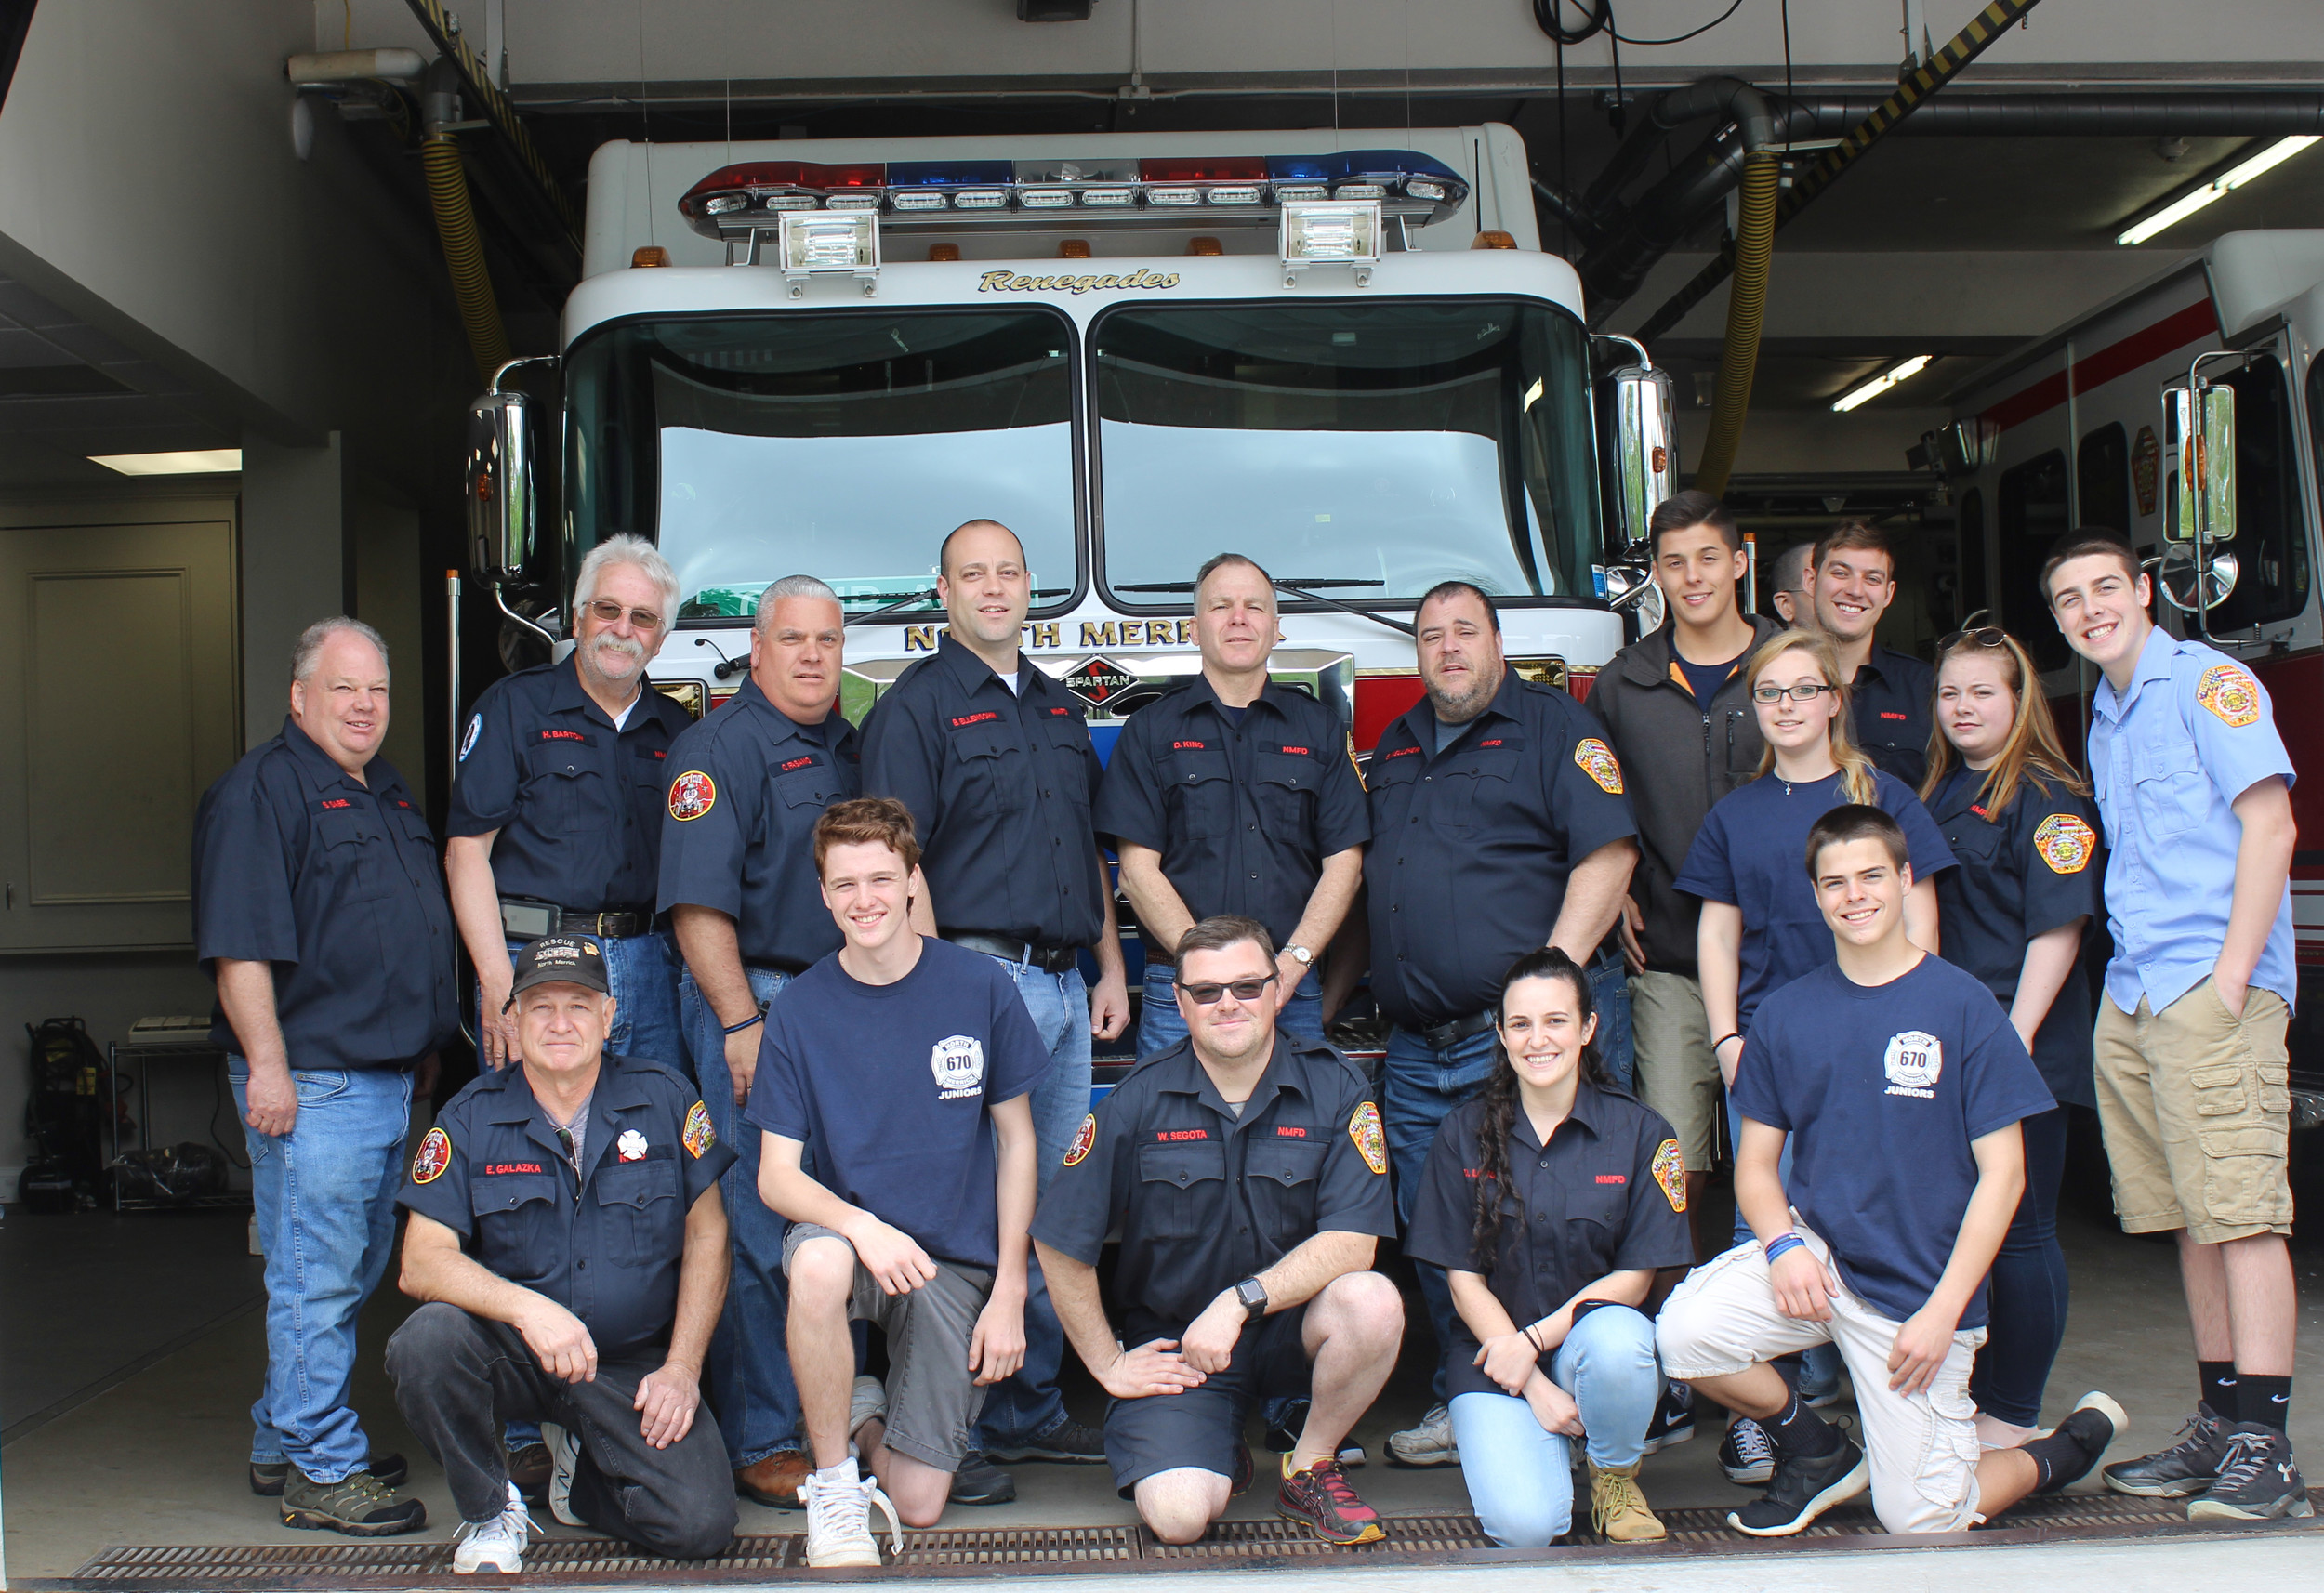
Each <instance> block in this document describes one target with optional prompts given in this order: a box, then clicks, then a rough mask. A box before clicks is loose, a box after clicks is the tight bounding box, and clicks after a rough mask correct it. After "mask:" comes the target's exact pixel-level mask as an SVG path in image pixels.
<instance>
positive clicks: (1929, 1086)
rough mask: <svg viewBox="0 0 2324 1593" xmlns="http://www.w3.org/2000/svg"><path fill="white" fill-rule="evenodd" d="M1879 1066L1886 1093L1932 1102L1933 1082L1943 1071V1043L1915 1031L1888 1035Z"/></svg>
mask: <svg viewBox="0 0 2324 1593" xmlns="http://www.w3.org/2000/svg"><path fill="white" fill-rule="evenodd" d="M1881 1066H1882V1069H1883V1071H1885V1072H1886V1073H1887V1074H1888V1091H1887V1093H1888V1094H1890V1095H1909V1096H1913V1097H1915V1098H1917V1099H1921V1100H1934V1099H1936V1081H1937V1079H1938V1078H1939V1077H1940V1076H1941V1075H1942V1074H1943V1073H1944V1072H1945V1046H1944V1043H1943V1042H1942V1041H1940V1040H1938V1039H1937V1037H1936V1036H1935V1035H1934V1034H1930V1033H1923V1032H1922V1031H1921V1030H1919V1029H1908V1030H1906V1031H1905V1032H1904V1033H1901V1034H1892V1035H1890V1036H1889V1040H1888V1055H1887V1056H1885V1057H1884V1058H1882V1060H1881Z"/></svg>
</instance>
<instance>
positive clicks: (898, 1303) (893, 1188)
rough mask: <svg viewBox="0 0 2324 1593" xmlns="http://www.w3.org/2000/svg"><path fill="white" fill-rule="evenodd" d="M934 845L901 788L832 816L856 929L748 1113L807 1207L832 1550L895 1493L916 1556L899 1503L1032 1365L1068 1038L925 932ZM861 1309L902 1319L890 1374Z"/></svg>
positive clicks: (772, 1061)
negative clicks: (1029, 1327)
mask: <svg viewBox="0 0 2324 1593" xmlns="http://www.w3.org/2000/svg"><path fill="white" fill-rule="evenodd" d="M919 860H920V849H919V844H918V841H916V840H915V839H914V838H913V835H912V814H911V811H910V810H909V809H907V808H905V805H904V804H903V803H901V802H898V801H895V800H894V799H892V798H891V797H886V796H867V797H860V798H857V799H855V800H853V801H849V802H840V803H837V804H835V805H834V806H832V807H831V808H829V809H827V810H825V812H824V815H823V817H822V818H821V819H820V820H818V821H817V822H816V824H815V867H816V870H817V872H818V873H819V874H820V875H821V876H822V879H823V899H824V902H825V904H826V905H827V906H829V908H830V909H831V915H832V917H833V918H835V919H836V920H838V926H839V932H840V933H841V934H842V935H843V936H845V937H846V944H844V945H842V946H841V947H840V948H839V949H838V951H836V952H834V953H832V954H830V955H829V956H826V957H825V958H824V959H823V960H822V961H821V962H819V963H817V964H815V965H814V966H813V967H812V968H809V969H808V970H807V971H806V972H805V973H802V974H800V975H799V977H798V978H797V979H795V980H793V981H791V982H790V983H789V984H788V985H786V986H785V987H784V989H783V992H782V994H779V995H777V996H776V997H775V999H774V1001H773V1003H772V1005H771V1006H770V1007H768V1008H767V1026H766V1035H765V1038H764V1039H763V1040H762V1041H761V1042H760V1043H759V1069H758V1074H757V1077H756V1079H755V1080H754V1082H753V1083H752V1085H751V1089H750V1103H749V1105H748V1106H747V1107H746V1109H745V1112H744V1115H745V1116H746V1118H748V1119H749V1121H750V1122H752V1123H753V1124H755V1125H757V1126H759V1128H760V1129H761V1130H762V1131H763V1132H764V1133H765V1136H766V1139H765V1140H764V1142H763V1144H764V1150H763V1152H762V1153H761V1155H760V1157H759V1193H760V1194H761V1195H763V1196H764V1197H765V1199H766V1203H767V1205H769V1206H770V1207H772V1209H773V1210H775V1211H776V1212H779V1213H780V1214H782V1215H783V1216H784V1217H786V1218H790V1222H791V1227H790V1231H789V1232H788V1233H787V1234H786V1235H785V1237H784V1241H783V1270H784V1272H785V1274H786V1276H787V1277H788V1278H789V1279H790V1285H791V1310H790V1318H789V1340H788V1342H789V1345H790V1353H791V1376H793V1377H794V1378H795V1379H796V1380H797V1382H798V1384H799V1415H800V1416H801V1417H802V1418H803V1419H804V1421H805V1424H806V1428H807V1442H808V1444H809V1446H810V1447H811V1448H812V1451H813V1454H814V1462H815V1469H814V1471H813V1472H812V1473H811V1474H810V1475H809V1476H808V1478H807V1479H806V1481H803V1482H801V1483H800V1484H799V1499H800V1501H801V1502H802V1503H803V1504H804V1505H805V1506H806V1507H807V1563H808V1564H809V1565H812V1566H838V1565H878V1563H879V1546H878V1543H877V1542H876V1541H875V1540H874V1539H873V1537H872V1535H871V1531H870V1524H871V1523H870V1516H871V1507H872V1506H873V1505H874V1504H878V1506H879V1507H881V1509H882V1510H883V1511H884V1512H885V1513H886V1514H887V1517H888V1526H889V1531H890V1534H891V1537H892V1540H893V1544H894V1547H896V1549H898V1550H899V1551H901V1550H902V1548H903V1547H904V1540H903V1534H902V1532H901V1530H900V1528H899V1527H898V1525H897V1520H896V1518H897V1517H899V1516H901V1517H902V1518H903V1519H904V1521H907V1522H909V1523H910V1524H911V1525H913V1526H916V1527H925V1526H933V1525H934V1524H935V1522H936V1519H937V1517H939V1516H941V1515H943V1514H944V1500H945V1497H946V1495H947V1494H948V1493H949V1492H950V1490H951V1487H952V1475H953V1473H954V1472H955V1471H956V1470H957V1469H958V1468H959V1466H960V1460H961V1457H962V1456H963V1455H966V1454H968V1452H969V1448H970V1437H969V1431H970V1428H972V1427H973V1426H975V1424H976V1418H977V1414H978V1412H979V1411H980V1410H982V1409H983V1407H984V1390H985V1389H987V1388H989V1387H990V1386H991V1385H993V1384H995V1383H998V1382H1001V1381H1003V1380H1004V1379H1006V1378H1008V1377H1009V1376H1011V1375H1012V1374H1013V1373H1014V1372H1015V1371H1016V1370H1017V1368H1018V1367H1019V1366H1020V1365H1021V1364H1023V1361H1024V1342H1025V1339H1024V1302H1025V1289H1026V1277H1025V1251H1026V1244H1025V1229H1026V1227H1027V1226H1028V1225H1029V1224H1030V1223H1031V1222H1032V1220H1033V1201H1034V1189H1035V1185H1036V1182H1037V1170H1038V1169H1037V1164H1036V1157H1037V1151H1036V1150H1035V1147H1034V1138H1033V1108H1032V1104H1031V1101H1030V1099H1029V1097H1030V1094H1031V1092H1032V1089H1033V1087H1034V1086H1036V1085H1037V1084H1039V1083H1040V1082H1041V1080H1042V1078H1043V1077H1044V1076H1045V1075H1046V1074H1047V1073H1048V1072H1049V1069H1050V1052H1049V1047H1047V1046H1046V1045H1045V1044H1043V1043H1042V1040H1041V1036H1040V1032H1039V1031H1038V1030H1037V1029H1036V1028H1035V1027H1034V1026H1033V1020H1032V1018H1031V1017H1030V1016H1029V1015H1028V1014H1027V1013H1026V1011H1025V1007H1024V1002H1023V999H1022V998H1021V997H1020V996H1019V995H1018V994H1017V987H1016V985H1015V984H1014V983H1012V982H1011V981H1010V978H1009V975H1008V972H1007V970H1006V969H1005V968H1003V967H1002V965H1001V964H999V963H998V962H996V961H995V960H994V959H993V958H991V957H988V956H986V955H984V954H983V953H981V952H971V951H964V950H963V949H961V948H960V947H958V946H956V945H954V944H953V943H952V942H951V941H941V940H938V939H936V938H935V937H934V936H932V935H929V936H923V935H921V934H919V933H918V932H917V931H915V930H914V929H913V928H912V924H911V915H912V903H913V902H914V900H915V899H916V898H918V899H924V898H925V895H926V892H927V889H928V888H927V886H926V884H925V883H924V882H923V881H922V879H921V877H920V870H919ZM996 1139H997V1140H998V1150H997V1152H996V1150H995V1140H996ZM808 1167H812V1168H813V1169H814V1170H813V1172H812V1174H811V1173H809V1172H808V1171H806V1168H808ZM851 1319H852V1320H855V1321H859V1322H869V1323H877V1324H878V1327H879V1328H880V1331H881V1332H883V1333H885V1334H886V1335H887V1338H888V1367H889V1371H888V1380H889V1384H890V1387H889V1388H888V1389H885V1390H883V1389H881V1388H880V1386H879V1384H878V1382H877V1381H876V1380H874V1379H872V1378H870V1377H862V1378H856V1377H854V1376H853V1374H854V1371H855V1341H854V1338H853V1337H852V1335H851V1333H850V1331H849V1328H848V1323H849V1321H850V1320H851ZM851 1381H852V1388H851ZM883 1417H884V1420H883V1419H882V1418H883ZM851 1441H852V1442H851ZM859 1463H860V1468H859ZM864 1469H868V1470H869V1471H870V1472H871V1476H870V1477H865V1476H864V1475H863V1474H862V1471H863V1470H864ZM875 1479H876V1480H877V1481H875ZM883 1490H884V1492H883Z"/></svg>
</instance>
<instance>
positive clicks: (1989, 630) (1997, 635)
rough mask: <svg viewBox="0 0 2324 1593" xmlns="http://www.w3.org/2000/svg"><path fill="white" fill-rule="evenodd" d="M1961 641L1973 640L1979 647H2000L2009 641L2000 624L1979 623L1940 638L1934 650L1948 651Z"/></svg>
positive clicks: (2007, 634)
mask: <svg viewBox="0 0 2324 1593" xmlns="http://www.w3.org/2000/svg"><path fill="white" fill-rule="evenodd" d="M1963 642H1974V643H1975V644H1976V645H1977V646H1979V647H2002V646H2006V645H2007V644H2008V642H2009V633H2008V632H2007V631H2005V630H2003V629H2002V628H2001V627H2000V625H1979V626H1978V627H1977V628H1976V629H1975V630H1957V631H1955V632H1953V633H1952V634H1951V635H1950V636H1948V637H1944V638H1942V639H1939V640H1938V642H1937V644H1936V651H1937V652H1952V651H1953V649H1955V648H1956V647H1959V646H1960V645H1961V643H1963Z"/></svg>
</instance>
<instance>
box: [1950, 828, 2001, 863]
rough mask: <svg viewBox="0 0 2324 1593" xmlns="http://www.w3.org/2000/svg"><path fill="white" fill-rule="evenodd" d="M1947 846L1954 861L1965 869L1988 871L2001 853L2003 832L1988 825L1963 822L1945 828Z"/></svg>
mask: <svg viewBox="0 0 2324 1593" xmlns="http://www.w3.org/2000/svg"><path fill="white" fill-rule="evenodd" d="M1945 844H1946V845H1947V846H1948V847H1950V848H1951V849H1952V850H1953V861H1954V862H1958V863H1960V864H1961V866H1962V867H1964V868H1979V869H1988V868H1991V867H1992V866H1993V864H1994V862H1995V860H1996V859H1998V858H1999V857H2000V852H2001V832H2000V831H1999V830H1997V829H1995V828H1994V827H1993V826H1992V825H1990V824H1987V823H1972V822H1970V821H1968V820H1965V819H1964V820H1962V821H1961V823H1955V824H1948V825H1947V826H1946V827H1945Z"/></svg>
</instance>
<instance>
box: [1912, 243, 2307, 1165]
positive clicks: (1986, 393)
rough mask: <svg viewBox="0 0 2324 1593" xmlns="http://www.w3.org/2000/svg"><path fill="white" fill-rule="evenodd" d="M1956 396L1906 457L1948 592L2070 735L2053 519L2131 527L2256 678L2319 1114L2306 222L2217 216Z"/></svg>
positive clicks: (2197, 617) (2299, 1072) (2189, 611)
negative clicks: (2283, 839)
mask: <svg viewBox="0 0 2324 1593" xmlns="http://www.w3.org/2000/svg"><path fill="white" fill-rule="evenodd" d="M1954 398H1955V402H1954V404H1953V410H1954V419H1953V420H1952V422H1951V423H1950V424H1949V425H1948V427H1947V428H1945V429H1944V430H1943V431H1942V432H1938V433H1932V434H1931V435H1930V436H1929V437H1927V438H1924V439H1923V440H1922V443H1921V448H1920V449H1919V450H1916V451H1915V455H1914V456H1915V461H1916V463H1921V464H1925V465H1928V466H1931V467H1936V468H1939V469H1941V470H1943V471H1944V472H1945V474H1946V475H1948V477H1950V478H1952V481H1951V493H1952V496H1953V500H1954V504H1955V509H1956V513H1957V516H1958V523H1959V526H1960V535H1961V546H1960V557H1961V564H1960V572H1961V603H1960V608H1961V612H1963V613H1966V614H1969V615H1970V616H1971V621H1970V623H1972V624H1992V625H2004V626H2006V627H2007V628H2008V629H2009V630H2010V631H2011V632H2012V633H2013V634H2014V635H2015V636H2017V637H2018V638H2020V639H2023V640H2024V641H2025V642H2026V644H2027V648H2028V649H2029V650H2030V651H2031V652H2032V653H2033V656H2034V659H2035V662H2036V663H2037V664H2038V665H2040V667H2041V669H2042V670H2043V671H2044V675H2043V679H2044V682H2045V684H2046V685H2047V687H2048V690H2049V692H2050V696H2051V699H2052V701H2053V703H2055V704H2057V706H2058V709H2059V720H2060V726H2061V729H2063V730H2065V731H2067V735H2068V737H2069V740H2070V741H2071V742H2072V743H2073V744H2075V745H2076V746H2079V745H2080V741H2081V737H2082V730H2083V727H2084V726H2085V725H2086V724H2087V723H2088V718H2089V714H2088V708H2089V698H2090V691H2091V688H2092V686H2093V683H2094V681H2095V678H2096V677H2095V672H2094V671H2093V670H2092V669H2091V668H2090V666H2089V665H2086V664H2084V663H2082V661H2081V660H2080V659H2079V658H2078V657H2076V655H2075V654H2074V653H2073V652H2072V651H2071V650H2070V649H2069V648H2068V647H2067V642H2066V639H2065V637H2063V636H2062V635H2060V634H2059V632H2058V629H2057V626H2056V625H2054V624H2053V623H2052V621H2051V619H2050V616H2049V611H2048V607H2047V605H2046V604H2045V603H2044V602H2043V600H2042V597H2041V592H2040V585H2039V578H2040V571H2041V565H2042V561H2043V560H2046V559H2047V558H2048V557H2049V556H2050V550H2051V548H2052V546H2053V544H2054V543H2055V542H2056V540H2057V538H2058V537H2059V536H2060V534H2062V533H2065V532H2066V531H2067V530H2068V529H2069V528H2076V527H2085V526H2102V527H2108V528H2112V529H2114V530H2117V531H2120V532H2123V533H2126V534H2128V536H2129V537H2130V539H2131V542H2132V545H2133V546H2134V547H2136V548H2137V549H2138V551H2139V553H2140V555H2141V557H2142V558H2144V559H2146V560H2148V561H2149V562H2150V564H2151V566H2152V568H2153V570H2154V573H2155V575H2156V578H2157V586H2158V590H2159V597H2158V600H2157V605H2156V606H2157V609H2158V611H2159V618H2160V619H2161V622H2162V624H2163V625H2165V627H2166V628H2168V629H2170V630H2171V631H2172V633H2173V634H2175V635H2179V636H2190V637H2193V636H2199V637H2203V638H2206V639H2208V640H2209V641H2210V642H2211V643H2212V645H2213V646H2215V647H2217V648H2219V649H2220V650H2221V651H2222V652H2226V653H2228V654H2229V655H2230V656H2232V657H2235V658H2237V659H2238V660H2240V661H2241V662H2242V663H2243V664H2245V665H2247V666H2249V667H2250V668H2251V672H2252V673H2253V674H2254V675H2256V676H2257V677H2258V678H2259V679H2260V681H2261V682H2262V683H2263V684H2264V685H2265V687H2266V688H2267V691H2268V692H2269V694H2270V696H2272V697H2273V699H2274V701H2275V708H2276V724H2277V728H2278V730H2279V731H2281V732H2282V735H2283V738H2284V744H2285V745H2286V746H2287V747H2288V748H2289V749H2290V751H2291V758H2292V763H2293V766H2294V767H2295V769H2296V770H2298V772H2299V778H2298V779H2297V781H2296V782H2295V783H2294V784H2293V786H2292V792H2291V801H2292V811H2293V814H2294V816H2295V817H2296V818H2297V820H2298V822H2299V825H2300V849H2299V850H2298V851H2297V852H2295V853H2294V857H2293V864H2292V871H2291V902H2292V914H2293V919H2294V923H2295V926H2296V929H2297V934H2298V942H2299V962H2300V998H2299V1001H2298V1003H2297V1006H2296V1009H2295V1015H2294V1017H2293V1020H2292V1028H2291V1065H2292V1081H2291V1082H2292V1094H2293V1098H2294V1099H2293V1123H2294V1125H2295V1126H2302V1127H2309V1126H2317V1125H2318V1124H2324V596H2319V592H2318V584H2319V576H2324V230H2300V231H2291V230H2278V231H2256V232H2230V233H2227V234H2225V236H2223V237H2221V238H2219V239H2218V240H2216V241H2215V242H2213V243H2212V244H2209V245H2207V246H2206V247H2204V248H2202V249H2201V250H2199V251H2198V252H2196V253H2194V254H2192V255H2189V256H2187V257H2185V259H2183V260H2180V261H2179V262H2178V263H2177V264H2175V265H2173V266H2172V267H2170V268H2169V269H2167V270H2163V271H2162V272H2160V273H2159V274H2158V275H2157V276H2155V277H2154V278H2152V279H2151V280H2149V281H2148V282H2146V283H2144V284H2142V285H2140V286H2138V287H2136V288H2133V289H2132V290H2130V291H2129V292H2126V293H2123V294H2120V295H2119V296H2116V297H2115V298H2113V299H2111V300H2109V301H2108V302H2106V304H2103V305H2101V306H2099V307H2098V308H2097V309H2093V310H2092V311H2091V312H2089V313H2088V314H2086V315H2084V316H2082V317H2080V319H2078V320H2076V321H2075V322H2073V323H2070V324H2068V325H2067V326H2064V327H2061V328H2059V329H2058V330H2057V331H2054V332H2053V333H2051V334H2049V335H2048V336H2044V337H2041V338H2039V339H2037V340H2036V341H2034V342H2033V343H2031V344H2029V345H2027V347H2026V348H2025V349H2022V350H2021V351H2019V352H2017V353H2015V354H2013V355H2011V356H2009V357H2007V358H2005V359H2003V360H2001V361H2000V362H1997V363H1995V364H1993V365H1991V366H1988V367H1987V369H1985V370H1983V371H1981V372H1979V373H1978V374H1977V375H1975V376H1974V378H1972V380H1971V382H1970V384H1969V385H1968V386H1967V387H1965V388H1961V389H1960V390H1959V391H1958V392H1956V394H1955V395H1954ZM2190 439H2191V441H2190ZM1980 612H1982V614H1983V615H1984V617H1983V618H1982V619H1979V618H1978V617H1976V616H1978V615H1979V613H1980Z"/></svg>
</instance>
